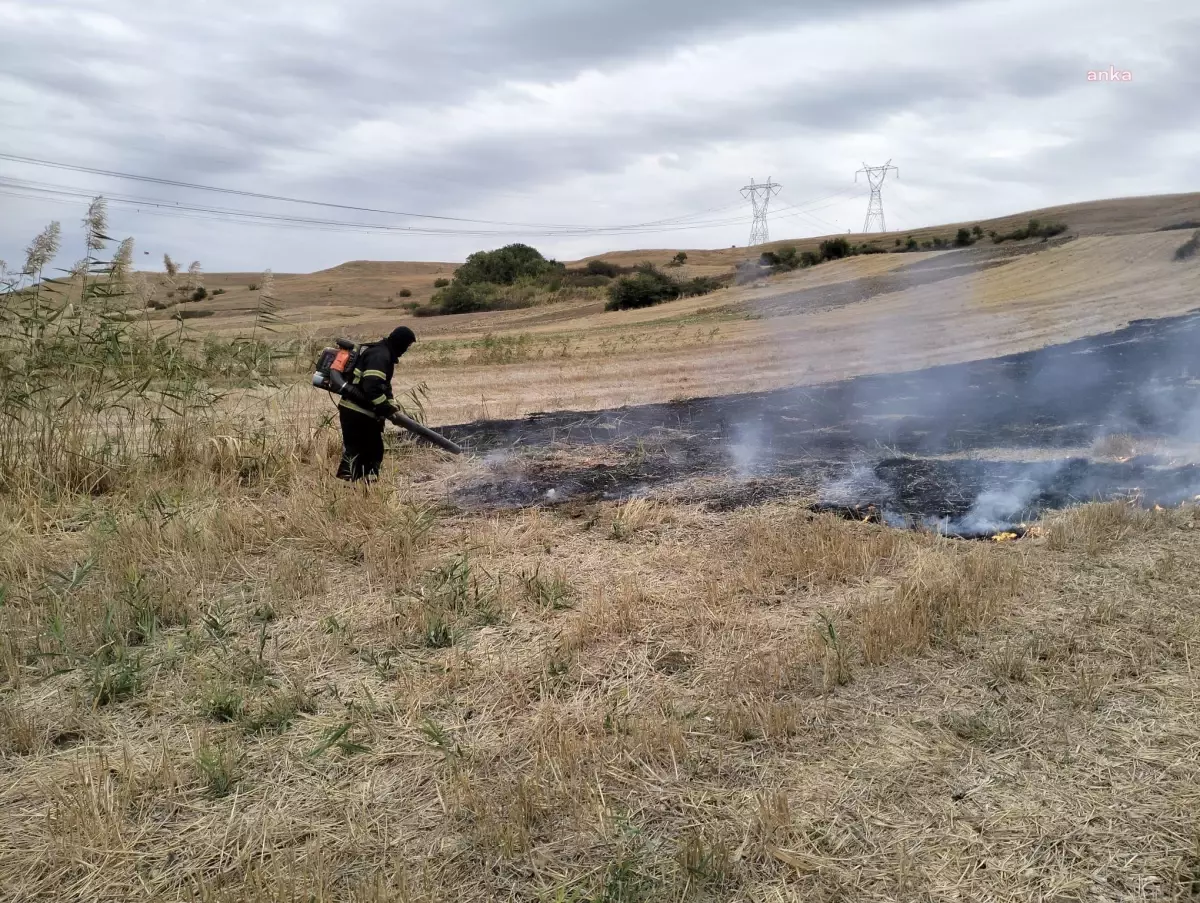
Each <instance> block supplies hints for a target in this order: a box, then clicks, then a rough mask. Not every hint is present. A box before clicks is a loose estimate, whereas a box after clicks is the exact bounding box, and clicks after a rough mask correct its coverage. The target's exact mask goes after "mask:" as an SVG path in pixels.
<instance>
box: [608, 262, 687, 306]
mask: <svg viewBox="0 0 1200 903" xmlns="http://www.w3.org/2000/svg"><path fill="white" fill-rule="evenodd" d="M681 294H683V289H682V288H681V287H680V285H679V283H678V282H676V281H675V280H674V279H672V278H671V277H670V276H668V275H666V274H665V273H660V272H659V271H658V270H656V269H655V268H654V267H653V266H650V265H646V266H642V267H639V268H638V270H637V272H636V273H634V274H633V275H632V276H624V277H622V278H621V279H618V280H617V281H616V282H614V283H613V284H612V285H611V286H609V289H608V303H607V304H606V305H605V306H604V309H605V310H630V309H632V308H637V307H652V306H654V305H655V304H662V303H663V302H664V301H674V300H675V299H676V298H678V297H679V296H680V295H681Z"/></svg>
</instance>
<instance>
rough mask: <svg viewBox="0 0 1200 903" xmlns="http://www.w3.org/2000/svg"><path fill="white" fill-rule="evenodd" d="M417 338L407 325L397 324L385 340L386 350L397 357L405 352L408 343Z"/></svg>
mask: <svg viewBox="0 0 1200 903" xmlns="http://www.w3.org/2000/svg"><path fill="white" fill-rule="evenodd" d="M416 340H417V335H416V333H415V332H413V331H412V330H411V329H409V328H408V327H407V326H397V327H396V328H395V329H393V330H392V334H391V335H389V336H388V337H387V339H386V340H385V341H386V342H387V346H388V350H389V351H391V352H392V354H394V355H396V357H399V356H400V355H402V354H403V353H404V352H406V351H407V350H408V348H409V346H410V345H412V343H413V342H415V341H416Z"/></svg>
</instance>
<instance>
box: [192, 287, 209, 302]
mask: <svg viewBox="0 0 1200 903" xmlns="http://www.w3.org/2000/svg"><path fill="white" fill-rule="evenodd" d="M207 297H208V289H206V288H205V287H204V286H203V285H200V286H197V287H196V290H195V291H194V292H192V300H193V301H203V300H204V299H205V298H207Z"/></svg>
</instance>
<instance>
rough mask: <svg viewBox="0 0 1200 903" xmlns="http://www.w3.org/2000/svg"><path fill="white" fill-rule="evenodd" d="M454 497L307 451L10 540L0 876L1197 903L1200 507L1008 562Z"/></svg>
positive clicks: (63, 894)
mask: <svg viewBox="0 0 1200 903" xmlns="http://www.w3.org/2000/svg"><path fill="white" fill-rule="evenodd" d="M417 463H418V462H416V461H415V460H414V461H413V462H412V464H409V465H406V466H413V465H416V464H417ZM331 464H332V462H331V461H329V460H327V459H326V460H322V461H321V465H322V466H323V467H325V468H328V467H329V466H331ZM445 466H446V465H444V464H436V463H434V461H433V460H432V459H430V460H429V461H427V462H425V463H423V464H420V466H419V468H418V469H425V470H429V469H430V468H432V469H434V470H436V469H437V468H439V467H445ZM155 498H158V499H159V503H157V504H156V503H155V502H154V501H153V500H154V499H155ZM168 499H169V502H168ZM428 502H429V499H428V498H427V497H423V496H422V494H421V492H420V490H419V487H418V486H415V485H413V484H411V483H410V481H409V477H407V476H404V475H403V474H402V471H401V469H400V468H393V469H392V470H391V471H390V477H389V479H388V480H387V481H385V483H384V484H383V485H381V486H379V487H376V488H375V489H373V490H371V491H368V492H363V491H361V490H354V489H351V488H349V487H344V486H341V485H334V484H332V483H331V482H330V481H328V480H327V478H325V477H323V476H316V472H314V470H313V469H312V468H311V467H307V466H299V467H297V468H295V469H294V470H293V471H292V472H291V474H290V475H289V476H288V477H287V479H286V480H283V481H281V482H277V483H274V484H271V485H270V486H268V487H266V488H258V489H253V488H249V487H245V486H242V485H239V484H238V483H236V482H228V481H226V480H225V479H224V478H223V477H222V476H221V475H220V474H214V473H212V472H204V473H197V474H196V475H195V476H194V477H193V478H192V480H190V481H189V482H188V483H186V484H183V485H177V486H174V487H172V488H170V490H169V491H168V487H167V486H166V485H156V484H154V483H153V481H151V482H150V483H148V484H147V485H145V486H143V487H141V489H140V491H137V492H134V491H131V492H129V493H128V494H126V495H124V496H121V497H119V498H113V499H110V500H102V501H101V502H100V503H99V504H95V503H90V504H85V505H82V506H80V507H77V508H75V509H73V510H67V509H64V510H63V511H60V512H57V513H56V514H55V516H53V517H51V516H50V515H49V512H44V513H43V514H42V515H41V516H39V517H38V518H23V519H18V520H14V521H10V524H11V523H15V524H17V525H18V527H17V529H15V530H14V529H13V528H12V527H11V526H10V527H9V531H10V533H11V534H12V536H13V537H14V541H13V542H11V543H7V544H6V545H5V547H4V557H3V559H0V568H2V569H3V570H2V573H3V577H2V578H0V579H3V581H4V583H5V586H6V587H8V594H9V595H8V601H7V603H6V608H5V611H6V619H5V621H4V637H3V639H4V643H5V648H7V649H9V650H10V651H9V663H8V665H7V667H6V672H5V674H6V675H7V676H6V678H5V691H4V695H3V697H2V702H0V728H2V729H0V736H2V737H3V738H4V742H3V745H2V746H0V771H2V773H3V774H4V775H5V780H4V782H3V789H2V790H0V807H2V808H0V811H2V812H3V815H0V885H2V886H4V887H6V888H8V889H9V892H10V894H12V895H14V896H15V898H17V899H56V900H57V899H75V900H85V899H86V900H118V899H128V898H130V897H132V896H155V897H164V898H179V897H183V896H192V897H195V898H197V899H205V900H272V901H275V900H285V899H296V898H305V899H319V900H383V899H389V900H395V899H399V900H450V899H453V900H472V899H478V900H493V899H547V900H556V899H559V900H577V901H583V900H597V901H599V900H604V901H634V900H658V899H678V900H684V899H714V900H715V899H756V900H757V899H773V898H775V899H797V900H798V899H829V900H832V899H862V900H872V899H878V900H889V899H911V898H919V897H925V898H929V899H949V898H950V897H951V896H954V897H957V898H972V899H989V900H1018V899H1020V900H1024V899H1031V898H1049V897H1050V896H1052V895H1054V894H1058V895H1059V897H1060V898H1063V899H1070V898H1072V896H1071V895H1072V894H1074V895H1075V896H1074V898H1076V899H1083V898H1089V899H1120V900H1126V899H1128V900H1136V899H1147V898H1149V897H1150V896H1153V895H1154V894H1158V896H1159V898H1162V899H1186V898H1187V894H1188V893H1191V891H1190V890H1189V888H1190V887H1191V884H1190V883H1189V882H1192V881H1194V880H1195V877H1196V875H1195V870H1196V868H1197V859H1196V851H1195V848H1194V843H1195V836H1196V835H1195V831H1196V823H1195V820H1194V815H1193V814H1192V813H1193V812H1194V811H1195V809H1196V807H1197V806H1200V795H1198V794H1197V792H1196V789H1195V788H1196V787H1197V786H1200V784H1198V783H1197V779H1198V778H1200V760H1198V757H1197V754H1196V750H1197V749H1200V733H1198V731H1197V728H1196V725H1195V724H1194V719H1193V718H1192V716H1191V713H1193V712H1194V692H1195V682H1194V678H1193V676H1192V675H1193V671H1192V668H1193V663H1192V658H1193V656H1194V650H1195V647H1196V643H1197V640H1198V639H1200V618H1198V616H1197V614H1196V611H1197V609H1196V607H1195V606H1194V604H1193V603H1192V602H1190V601H1189V600H1190V594H1189V593H1188V592H1181V591H1180V588H1181V587H1186V586H1188V585H1190V584H1191V583H1192V582H1193V581H1194V578H1195V577H1197V576H1200V574H1198V573H1196V569H1195V566H1194V565H1193V562H1195V561H1196V560H1198V558H1197V556H1196V554H1195V553H1196V551H1200V550H1198V549H1196V543H1197V542H1198V541H1200V540H1198V539H1197V535H1196V533H1195V532H1194V531H1193V530H1191V529H1190V527H1191V524H1192V513H1191V511H1190V509H1188V510H1176V511H1171V512H1157V513H1156V512H1150V513H1145V512H1138V511H1136V510H1134V509H1131V508H1129V507H1128V506H1111V505H1108V506H1089V507H1086V508H1082V509H1078V510H1077V511H1073V512H1068V513H1065V514H1063V515H1060V516H1058V517H1056V518H1055V519H1053V520H1052V521H1051V523H1050V524H1049V525H1048V531H1047V535H1046V537H1045V538H1041V539H1030V540H1024V541H1022V542H1019V543H1009V544H984V543H978V544H976V543H963V542H956V541H950V540H945V539H940V538H937V537H931V536H925V535H920V534H910V533H903V532H897V531H889V530H886V529H883V528H880V527H877V526H874V525H867V524H859V523H853V522H848V521H844V520H841V519H837V518H833V517H829V516H821V517H814V516H812V515H810V514H809V513H808V512H807V511H806V510H804V509H803V508H800V507H796V506H791V505H772V506H768V507H765V508H762V509H757V510H753V511H747V512H741V513H738V514H720V515H718V514H708V513H705V512H703V511H699V510H695V509H689V508H676V507H672V506H669V505H665V504H663V503H655V502H651V501H649V500H646V501H636V502H631V503H627V504H625V505H620V506H602V507H600V508H598V509H597V511H596V516H595V517H578V518H568V517H561V516H558V515H555V514H552V513H544V512H536V511H529V512H519V513H514V514H506V515H501V516H484V515H479V516H472V515H448V514H445V513H442V514H439V513H437V512H436V510H435V509H434V508H432V507H430V505H429V504H428ZM35 521H36V525H35ZM64 524H69V525H70V529H66V530H64V529H63V527H64ZM335 525H337V526H335ZM618 525H619V526H618ZM614 528H615V529H614ZM1097 550H1103V551H1104V557H1103V558H1099V557H1098V554H1099V553H1098V551H1097ZM89 561H90V562H91V565H90V567H88V569H87V570H86V573H83V572H80V571H79V568H82V567H83V566H84V564H85V563H87V562H89ZM55 572H57V574H56V573H55ZM1151 763H1157V765H1156V766H1154V767H1148V766H1149V765H1151ZM1098 769H1102V773H1103V774H1104V780H1103V781H1102V782H1098V781H1097V779H1096V775H1097V774H1098V773H1100V772H1099V771H1098ZM984 865H986V866H987V868H986V869H984V868H983V866H984ZM785 887H786V888H788V890H786V891H783V890H782V888H785ZM1064 888H1066V889H1069V888H1075V890H1073V891H1072V890H1064ZM1064 894H1065V895H1066V896H1063V895H1064ZM772 895H774V897H772ZM789 895H790V896H789Z"/></svg>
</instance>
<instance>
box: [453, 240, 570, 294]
mask: <svg viewBox="0 0 1200 903" xmlns="http://www.w3.org/2000/svg"><path fill="white" fill-rule="evenodd" d="M561 269H563V266H562V264H559V263H556V262H554V261H552V260H547V259H546V258H545V257H543V256H542V254H541V252H540V251H538V250H537V249H536V248H531V247H530V246H529V245H523V244H512V245H505V246H504V247H503V248H498V249H497V250H495V251H477V252H475V253H474V254H472V255H471V256H470V257H468V258H467V262H466V263H464V264H463V265H462V266H461V267H459V268H458V270H457V271H456V272H455V274H454V281H455V282H456V283H462V284H464V285H476V284H478V283H481V282H491V283H494V284H496V285H512V284H513V283H514V282H516V281H517V280H518V279H520V278H522V277H529V278H533V279H537V278H540V277H543V276H546V275H547V274H548V273H550V272H552V271H554V270H561Z"/></svg>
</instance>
